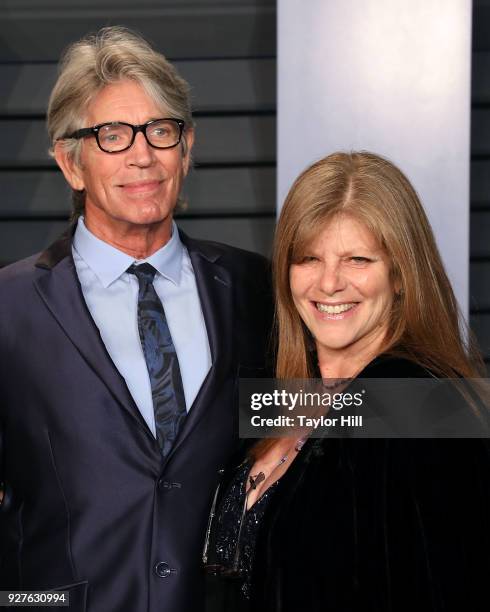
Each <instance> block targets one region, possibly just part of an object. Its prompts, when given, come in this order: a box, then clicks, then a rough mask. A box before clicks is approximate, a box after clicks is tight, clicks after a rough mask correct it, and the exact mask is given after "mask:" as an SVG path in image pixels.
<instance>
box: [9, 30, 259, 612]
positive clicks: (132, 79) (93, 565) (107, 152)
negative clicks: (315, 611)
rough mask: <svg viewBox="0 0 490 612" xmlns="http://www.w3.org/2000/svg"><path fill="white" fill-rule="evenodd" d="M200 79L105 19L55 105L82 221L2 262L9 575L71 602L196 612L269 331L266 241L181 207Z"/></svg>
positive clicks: (52, 111)
mask: <svg viewBox="0 0 490 612" xmlns="http://www.w3.org/2000/svg"><path fill="white" fill-rule="evenodd" d="M192 126H193V124H192V117H191V112H190V104H189V95H188V87H187V84H186V83H185V82H184V81H183V80H182V79H181V78H180V77H179V76H178V74H177V73H176V71H175V69H174V68H173V67H172V66H171V65H170V64H169V63H168V62H167V61H166V60H165V58H164V57H163V56H162V55H160V54H158V53H156V52H155V51H154V50H153V49H152V48H151V47H150V46H149V45H148V44H147V43H146V42H145V41H144V40H143V39H141V38H140V37H139V36H136V35H135V34H133V33H131V32H129V31H128V30H125V29H123V28H105V29H104V30H102V31H100V32H99V33H98V34H97V35H96V36H93V37H89V38H87V39H84V40H82V41H79V42H78V43H75V44H74V45H72V47H71V48H70V49H69V50H68V51H67V53H66V54H65V56H64V59H63V62H62V64H61V69H60V75H59V78H58V81H57V83H56V85H55V87H54V90H53V92H52V95H51V99H50V103H49V108H48V130H49V134H50V138H51V141H52V143H53V148H52V153H53V155H54V157H55V159H56V161H57V163H58V165H59V166H60V168H61V170H62V171H63V174H64V176H65V178H66V180H67V181H68V183H69V185H70V186H71V188H72V189H73V193H74V205H75V222H74V223H73V224H72V227H71V228H70V231H69V232H68V233H67V234H66V235H65V236H64V237H62V238H61V239H60V240H59V241H57V242H56V243H54V244H53V245H52V246H50V247H49V248H48V249H47V250H46V251H44V252H43V253H42V254H41V255H36V256H34V257H31V258H29V259H26V260H24V261H21V262H19V263H17V264H14V265H12V266H9V267H7V268H5V269H3V270H2V271H1V272H0V291H1V295H2V298H1V311H0V342H1V347H2V350H1V353H0V354H1V364H0V390H1V397H2V405H1V412H0V418H1V421H0V426H1V435H2V454H1V457H2V466H1V480H2V481H3V483H4V484H3V489H4V499H3V503H2V511H1V512H0V533H1V551H2V552H1V556H2V558H1V566H0V576H1V579H0V580H1V586H2V588H4V589H6V588H8V589H24V590H34V589H36V590H51V589H54V590H62V591H68V592H69V596H70V608H69V609H70V610H71V612H78V611H82V610H83V611H85V610H87V611H90V612H110V611H112V610H114V611H123V610H124V611H126V610H127V611H128V612H143V611H145V612H146V611H150V612H153V611H155V612H156V611H159V612H163V611H168V612H188V611H189V612H190V611H192V612H196V611H199V610H200V609H201V607H202V605H203V593H202V576H201V572H200V550H201V548H202V544H203V540H204V532H205V523H206V519H207V513H208V509H209V505H210V502H211V500H210V495H211V491H212V490H213V487H214V484H215V482H216V480H217V473H218V470H219V469H220V468H221V467H222V466H223V465H224V464H225V463H226V461H227V459H228V457H229V455H230V453H231V451H232V450H233V446H234V444H235V443H236V438H237V435H236V382H237V377H238V375H239V372H240V369H241V368H246V369H248V371H249V372H250V368H252V369H253V368H261V367H262V366H263V363H264V355H265V352H266V344H267V336H268V332H269V330H270V320H271V319H270V317H271V303H270V298H269V297H268V296H269V293H268V278H267V266H266V265H265V260H263V258H262V257H260V256H258V255H254V254H251V253H247V252H245V251H241V250H238V249H234V248H232V247H228V246H225V245H220V244H216V243H210V242H201V241H197V240H193V239H191V238H188V237H187V236H186V235H185V234H183V233H182V232H180V231H179V230H178V229H177V227H176V225H175V224H174V222H173V221H172V215H173V212H174V210H175V207H176V204H177V201H178V198H179V193H180V189H181V186H182V182H183V180H184V177H185V175H186V174H187V171H188V168H189V164H190V154H191V150H192V144H193V140H194V131H193V127H192Z"/></svg>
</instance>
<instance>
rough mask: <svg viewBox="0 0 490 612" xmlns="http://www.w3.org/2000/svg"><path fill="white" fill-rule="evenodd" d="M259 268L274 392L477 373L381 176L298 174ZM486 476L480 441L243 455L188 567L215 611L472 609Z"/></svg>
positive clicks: (403, 205) (354, 160) (347, 157)
mask: <svg viewBox="0 0 490 612" xmlns="http://www.w3.org/2000/svg"><path fill="white" fill-rule="evenodd" d="M273 265H274V274H275V290H276V309H277V311H276V320H277V332H278V350H277V368H276V375H277V378H279V379H294V378H308V377H319V376H321V377H322V378H323V379H329V382H328V383H326V386H327V387H329V388H330V389H331V388H337V387H338V389H342V390H345V389H346V388H349V387H350V386H351V385H354V384H355V382H358V381H355V382H351V381H352V379H356V378H358V379H361V378H362V379H367V378H377V379H386V378H429V379H433V378H434V377H437V378H453V379H454V378H459V379H463V378H471V377H478V376H481V375H482V374H483V369H482V362H481V359H480V357H479V355H478V353H477V352H476V351H475V350H474V349H473V347H472V346H471V343H469V342H466V341H465V338H470V335H469V334H467V333H461V331H460V326H459V315H458V307H457V303H456V300H455V298H454V295H453V292H452V289H451V286H450V283H449V281H448V279H447V276H446V274H445V272H444V268H443V265H442V262H441V259H440V256H439V254H438V251H437V247H436V245H435V241H434V238H433V235H432V232H431V229H430V226H429V223H428V220H427V217H426V215H425V213H424V211H423V208H422V206H421V204H420V202H419V200H418V197H417V195H416V193H415V191H414V189H413V188H412V186H411V185H410V183H409V182H408V180H407V179H406V177H405V176H404V175H403V174H402V173H401V172H400V170H398V169H397V168H396V167H395V166H394V165H393V164H391V163H390V162H388V161H387V160H385V159H383V158H381V157H379V156H377V155H374V154H371V153H364V152H363V153H351V154H345V153H336V154H333V155H330V156H329V157H326V158H325V159H323V160H321V161H319V162H317V163H316V164H314V165H313V166H311V167H310V168H308V169H307V170H306V171H305V172H303V174H302V175H301V176H300V177H299V178H298V179H297V180H296V182H295V183H294V185H293V187H292V188H291V191H290V192H289V194H288V196H287V199H286V202H285V205H284V208H283V210H282V213H281V216H280V219H279V222H278V226H277V234H276V239H275V249H274V262H273ZM404 393H405V391H404ZM401 399H402V398H401V397H400V400H401ZM475 403H478V404H479V406H478V407H479V408H480V409H481V402H476V401H475V399H474V396H473V400H471V398H470V404H472V406H470V405H468V406H467V409H468V412H469V413H470V412H471V411H472V410H473V409H474V408H475V406H474V404H475ZM416 408H417V409H418V408H420V407H416ZM481 416H482V415H481V414H480V415H479V417H481ZM483 417H484V418H485V417H486V415H483ZM489 467H490V463H489V449H488V445H487V440H481V439H479V440H465V439H460V440H448V439H410V440H408V439H386V438H385V439H338V438H337V439H334V438H331V437H327V438H325V439H313V438H309V439H305V438H304V436H302V437H300V438H299V439H298V438H277V439H268V440H262V441H260V442H258V443H257V444H256V445H255V446H254V447H253V448H252V449H251V451H250V452H249V454H248V457H247V459H246V461H245V462H244V463H242V464H241V465H240V466H239V467H238V469H236V470H235V471H233V472H232V473H231V476H230V477H229V478H228V479H226V478H225V479H224V481H223V483H222V485H221V487H220V491H219V492H218V494H217V496H216V498H215V504H214V511H213V513H212V514H215V516H214V517H213V520H212V521H211V524H210V529H209V532H208V538H207V546H206V550H205V555H204V556H205V562H206V563H207V565H208V569H210V570H211V571H214V573H215V574H219V575H220V576H221V577H222V579H221V588H220V590H219V594H220V596H221V598H222V602H221V603H222V608H223V609H227V610H239V609H243V610H254V611H258V610H260V611H262V610H267V612H279V611H281V612H289V611H291V612H292V611H295V612H296V611H299V610H305V611H306V610H307V611H308V612H317V611H318V612H320V611H322V612H323V611H327V610H332V611H335V612H357V611H362V612H370V611H373V612H374V611H375V612H385V611H386V612H387V611H388V610H390V611H391V610H393V611H396V612H398V611H400V610H411V611H415V610H417V611H420V610H431V611H439V610H441V611H442V610H453V609H466V610H472V611H475V610H479V609H487V608H488V601H485V600H483V599H482V594H483V593H484V590H485V589H484V585H485V583H486V580H487V578H488V574H489V570H490V564H489V554H490V553H489V551H490V539H489V534H490V529H489V527H490V525H489V522H490V499H489V498H490V492H489ZM224 576H236V577H237V580H236V581H235V583H234V584H232V583H231V582H230V581H228V582H226V581H225V579H224V578H223V577H224ZM227 584H228V586H226V585H227ZM229 585H232V586H229ZM210 609H211V610H213V609H214V610H218V609H220V608H219V607H218V606H217V605H216V606H215V607H214V608H213V607H210Z"/></svg>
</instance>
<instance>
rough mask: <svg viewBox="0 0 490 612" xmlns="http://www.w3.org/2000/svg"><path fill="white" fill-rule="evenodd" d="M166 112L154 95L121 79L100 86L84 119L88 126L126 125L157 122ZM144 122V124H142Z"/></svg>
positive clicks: (145, 87) (146, 87) (129, 80)
mask: <svg viewBox="0 0 490 612" xmlns="http://www.w3.org/2000/svg"><path fill="white" fill-rule="evenodd" d="M168 115H169V113H168V109H167V108H166V107H165V104H164V103H163V102H162V100H160V99H159V97H158V95H157V92H156V91H155V92H153V91H151V89H150V90H149V86H145V85H144V84H143V83H140V82H139V81H136V80H133V79H122V80H120V81H115V82H114V83H109V84H107V85H104V86H102V87H101V88H100V89H99V90H98V91H96V92H94V95H93V96H92V98H91V99H90V101H89V103H88V104H87V106H86V111H85V117H86V118H87V119H88V120H89V121H92V122H96V123H104V122H108V121H128V122H129V123H131V121H129V119H130V118H131V117H134V118H135V119H134V120H137V118H138V117H145V118H147V119H145V121H146V120H149V119H157V118H160V117H164V116H168ZM143 122H144V121H143Z"/></svg>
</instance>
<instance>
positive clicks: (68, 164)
mask: <svg viewBox="0 0 490 612" xmlns="http://www.w3.org/2000/svg"><path fill="white" fill-rule="evenodd" d="M54 158H55V160H56V163H57V164H58V166H59V167H60V168H61V171H62V172H63V174H64V176H65V179H66V180H67V182H68V183H69V184H70V186H71V188H72V189H75V191H82V189H85V182H84V180H83V172H82V169H81V167H80V166H79V165H78V164H77V163H76V162H75V160H74V159H73V156H72V155H70V154H69V153H68V151H67V150H66V147H64V146H63V143H62V142H57V143H56V144H55V145H54Z"/></svg>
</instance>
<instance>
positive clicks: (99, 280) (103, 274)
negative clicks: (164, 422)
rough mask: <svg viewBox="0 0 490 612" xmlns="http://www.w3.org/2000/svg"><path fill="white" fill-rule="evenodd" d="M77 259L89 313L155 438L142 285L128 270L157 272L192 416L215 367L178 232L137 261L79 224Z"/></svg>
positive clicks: (157, 286) (157, 285)
mask: <svg viewBox="0 0 490 612" xmlns="http://www.w3.org/2000/svg"><path fill="white" fill-rule="evenodd" d="M72 251H73V259H74V260H75V267H76V271H77V274H78V278H79V279H80V284H81V286H82V292H83V295H84V297H85V301H86V303H87V306H88V309H89V311H90V314H91V315H92V318H93V319H94V321H95V324H96V325H97V327H98V329H99V331H100V335H101V337H102V340H103V342H104V344H105V346H106V349H107V351H108V353H109V355H110V356H111V358H112V360H113V362H114V364H115V366H116V368H117V369H118V370H119V372H120V374H121V375H122V376H123V378H124V379H125V381H126V384H127V386H128V389H129V391H130V393H131V395H132V396H133V398H134V401H135V402H136V405H137V406H138V408H139V410H140V412H141V414H142V415H143V418H144V419H145V421H146V422H147V423H148V427H149V428H150V429H151V431H152V432H153V435H155V415H154V412H153V401H152V396H151V385H150V378H149V376H148V370H147V367H146V361H145V357H144V355H143V350H142V348H141V343H140V338H139V334H138V279H137V278H136V276H134V274H128V273H127V272H126V270H127V269H128V267H129V266H130V265H131V264H133V263H142V262H143V261H145V262H148V263H150V264H151V265H152V266H153V267H154V268H155V269H156V270H157V273H156V274H155V280H154V282H153V284H154V287H155V291H156V292H157V295H158V297H159V298H160V300H161V302H162V304H163V307H164V309H165V315H166V317H167V322H168V326H169V329H170V333H171V334H172V339H173V342H174V346H175V350H176V351H177V356H178V358H179V364H180V372H181V375H182V383H183V385H184V395H185V402H186V407H187V411H189V409H190V407H191V406H192V403H193V401H194V399H195V397H196V395H197V393H198V391H199V389H200V387H201V385H202V383H203V381H204V379H205V377H206V375H207V373H208V371H209V369H210V367H211V351H210V349H209V341H208V336H207V332H206V325H205V322H204V316H203V313H202V309H201V302H200V300H199V295H198V291H197V285H196V278H195V275H194V270H193V268H192V264H191V260H190V257H189V253H188V252H187V249H186V248H185V247H184V245H183V244H182V242H181V240H180V237H179V232H178V230H177V226H176V225H175V223H174V224H173V225H172V237H171V239H170V240H169V242H167V244H166V245H165V246H163V247H162V248H161V249H159V250H158V251H156V252H155V253H153V255H151V256H150V257H148V258H147V259H145V260H141V261H139V260H138V261H136V260H135V259H134V258H133V257H131V256H130V255H128V254H126V253H123V252H122V251H119V250H118V249H116V248H115V247H113V246H111V245H110V244H108V243H107V242H104V241H103V240H100V239H99V238H97V237H96V236H94V234H92V233H91V232H90V231H89V230H88V229H87V227H86V226H85V223H84V221H83V217H80V219H79V220H78V224H77V228H76V230H75V235H74V237H73V246H72Z"/></svg>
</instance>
